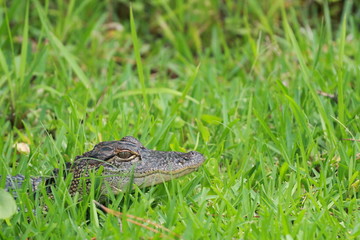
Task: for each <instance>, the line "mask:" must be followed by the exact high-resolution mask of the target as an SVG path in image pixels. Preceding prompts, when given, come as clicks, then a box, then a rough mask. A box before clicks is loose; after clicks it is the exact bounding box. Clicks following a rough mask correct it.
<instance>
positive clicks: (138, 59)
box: [130, 5, 149, 109]
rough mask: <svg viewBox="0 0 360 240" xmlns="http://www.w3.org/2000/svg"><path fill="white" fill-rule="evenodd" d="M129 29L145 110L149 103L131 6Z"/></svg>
mask: <svg viewBox="0 0 360 240" xmlns="http://www.w3.org/2000/svg"><path fill="white" fill-rule="evenodd" d="M130 28H131V38H132V42H133V45H134V51H135V58H136V66H137V72H138V76H139V80H140V84H141V92H142V95H143V99H144V103H145V108H146V109H148V108H149V103H148V100H147V96H146V85H145V76H144V69H143V65H142V61H141V54H140V44H139V41H138V37H137V34H136V26H135V21H134V14H133V11H132V6H131V5H130Z"/></svg>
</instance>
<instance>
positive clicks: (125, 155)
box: [117, 150, 137, 161]
mask: <svg viewBox="0 0 360 240" xmlns="http://www.w3.org/2000/svg"><path fill="white" fill-rule="evenodd" d="M117 156H118V157H119V158H121V159H122V160H125V161H129V160H131V159H134V158H135V157H136V156H137V154H135V153H133V152H131V151H129V150H121V151H120V152H118V153H117Z"/></svg>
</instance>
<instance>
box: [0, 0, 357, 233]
mask: <svg viewBox="0 0 360 240" xmlns="http://www.w3.org/2000/svg"><path fill="white" fill-rule="evenodd" d="M130 6H131V7H132V11H133V19H134V21H130ZM0 13H1V15H0V43H1V48H0V66H1V67H0V72H1V75H0V109H1V111H0V125H1V128H0V135H1V137H0V166H1V168H0V175H7V174H10V175H15V174H18V173H21V174H24V175H26V176H40V175H41V176H46V175H48V174H49V173H50V172H51V171H52V169H53V168H54V167H60V168H61V167H63V166H64V163H65V162H68V161H73V159H74V158H75V156H77V155H80V154H82V153H83V152H84V151H88V150H90V149H91V148H92V146H93V145H94V144H96V143H97V142H99V141H105V140H114V139H120V138H121V137H123V136H126V135H132V136H135V137H137V138H139V139H140V140H141V141H142V142H143V143H144V145H146V146H147V147H149V148H152V149H158V150H176V151H188V150H197V151H199V152H202V153H203V154H204V155H205V156H206V158H207V161H206V163H205V164H204V166H203V167H202V168H201V169H200V170H199V172H197V173H194V174H191V175H189V176H187V177H184V178H182V179H179V180H176V181H172V182H170V183H166V184H162V185H159V186H156V187H153V188H151V189H150V190H144V189H137V190H135V192H134V193H124V194H120V195H119V196H110V197H109V198H110V200H111V201H109V205H108V207H110V208H113V209H117V208H120V209H121V210H122V211H125V212H128V213H130V214H133V215H136V216H140V217H145V218H148V219H152V220H156V221H158V222H159V223H160V224H163V225H164V226H166V227H169V228H170V229H171V230H172V231H174V232H176V233H178V234H180V235H181V236H182V237H183V238H184V239H204V238H205V239H206V238H211V239H285V238H286V239H295V238H296V239H315V238H316V239H334V238H338V239H356V238H358V237H359V235H360V223H359V219H360V214H359V199H358V197H359V184H360V180H359V170H360V164H359V157H358V156H357V155H356V154H358V153H359V152H360V151H359V143H358V142H357V141H346V140H343V139H359V136H360V135H359V127H360V124H359V112H360V104H359V102H360V92H359V89H360V80H359V76H360V75H359V72H360V68H359V66H360V57H359V56H360V47H359V46H360V38H359V26H360V8H359V4H358V3H357V1H326V0H323V1H321V0H318V1H300V0H293V1H285V0H275V1H260V0H251V1H211V0H198V1H181V0H177V1H165V0H157V1H151V2H144V1H133V2H132V3H131V4H130V3H129V2H128V1H122V0H119V1H115V0H112V1H110V0H108V1H95V0H82V1H79V0H66V1H65V0H56V1H49V0H48V1H40V0H28V1H23V0H12V1H3V2H2V4H1V8H0ZM20 142H24V143H26V144H28V145H29V146H30V149H31V151H30V154H22V153H19V152H17V151H16V148H15V147H14V144H16V143H20ZM1 184H3V181H2V183H1ZM1 186H3V185H1ZM24 188H26V186H25V187H24ZM56 191H57V192H56ZM55 196H57V197H55V200H54V201H49V200H46V199H45V200H44V199H42V198H41V197H40V198H39V196H34V197H31V195H30V198H29V195H28V194H27V193H26V192H25V191H24V194H22V195H20V197H19V199H18V206H20V208H21V210H22V211H20V212H19V213H18V214H17V215H15V216H14V217H13V218H12V219H11V225H8V224H6V223H3V222H1V223H0V224H1V229H2V231H1V233H0V236H1V237H2V238H5V239H12V238H21V239H26V238H38V239H42V238H44V239H48V238H55V239H57V238H60V237H61V238H69V239H89V238H92V237H98V238H99V239H105V238H120V237H122V238H135V239H136V238H144V237H155V238H161V237H160V236H159V235H154V234H153V233H151V232H149V231H147V230H146V229H143V228H140V227H138V226H134V225H131V224H129V223H127V222H126V221H123V225H124V226H123V232H120V231H119V226H118V221H117V219H115V218H114V217H112V216H107V215H102V214H100V213H96V212H95V210H94V208H93V205H91V199H92V198H94V196H89V197H88V198H85V199H84V200H83V201H81V202H80V203H78V202H77V201H76V200H72V199H71V198H70V197H69V196H68V195H67V193H66V186H65V187H59V189H56V190H55ZM95 199H96V196H95ZM43 201H45V202H46V204H47V205H48V206H49V212H48V213H46V214H44V213H42V211H41V208H40V207H38V203H39V202H43ZM35 206H37V207H35ZM89 207H90V208H91V214H90V215H91V217H90V218H89V217H88V216H87V212H88V211H89ZM25 208H27V209H34V208H37V210H36V211H37V212H36V214H33V213H32V212H31V211H25ZM89 219H90V220H89ZM28 220H30V221H28Z"/></svg>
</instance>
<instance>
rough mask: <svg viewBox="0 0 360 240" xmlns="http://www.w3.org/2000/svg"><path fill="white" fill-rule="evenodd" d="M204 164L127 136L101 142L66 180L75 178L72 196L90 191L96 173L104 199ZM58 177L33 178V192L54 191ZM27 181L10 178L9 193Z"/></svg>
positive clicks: (72, 166)
mask: <svg viewBox="0 0 360 240" xmlns="http://www.w3.org/2000/svg"><path fill="white" fill-rule="evenodd" d="M204 160H205V158H204V156H203V155H202V154H201V153H199V152H196V151H190V152H188V153H183V152H174V151H168V152H166V151H156V150H151V149H148V148H146V147H144V146H143V145H142V144H141V142H140V141H139V140H137V139H136V138H134V137H131V136H126V137H123V138H122V139H121V140H119V141H105V142H100V143H98V144H97V145H95V147H94V148H93V150H91V151H89V152H86V153H84V154H83V155H80V156H77V157H76V158H75V161H74V162H73V163H67V164H66V168H65V171H64V174H63V176H65V177H66V176H68V175H71V176H72V179H71V182H70V184H69V193H70V194H71V195H75V194H76V193H77V192H82V191H84V188H85V190H88V189H89V188H90V186H91V182H92V181H91V176H92V175H91V173H92V172H94V173H95V175H96V174H97V175H99V176H100V177H101V179H102V184H101V185H100V189H101V193H102V195H104V194H106V193H107V191H109V190H111V191H112V192H113V193H114V194H118V193H120V192H123V191H126V190H127V189H129V184H136V185H137V186H139V187H148V186H152V185H156V184H159V183H162V182H165V181H169V180H171V179H175V178H178V177H181V176H183V175H186V174H189V173H191V172H193V171H195V170H196V169H197V168H198V167H199V166H200V165H201V164H202V163H203V162H204ZM69 173H70V174H69ZM58 176H59V169H55V170H54V171H53V174H52V176H51V177H30V178H29V180H30V184H31V187H32V190H33V191H36V190H37V189H38V188H39V186H40V185H41V184H42V183H45V186H46V189H47V191H48V192H49V191H51V190H50V189H51V187H50V186H54V184H56V181H55V179H56V178H57V177H58ZM0 179H1V176H0ZM25 180H26V178H25V176H23V175H20V174H18V175H16V176H6V181H5V190H7V191H14V190H16V189H19V188H21V187H22V185H23V184H24V181H25ZM0 182H1V181H0ZM84 183H85V184H84ZM84 186H85V187H84ZM130 187H131V186H130Z"/></svg>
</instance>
